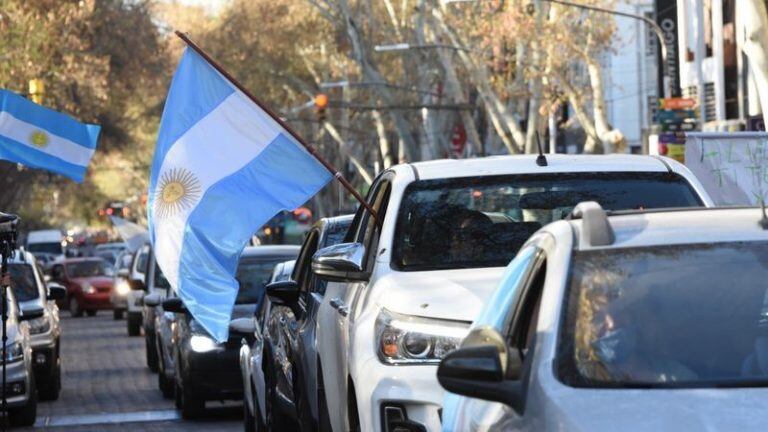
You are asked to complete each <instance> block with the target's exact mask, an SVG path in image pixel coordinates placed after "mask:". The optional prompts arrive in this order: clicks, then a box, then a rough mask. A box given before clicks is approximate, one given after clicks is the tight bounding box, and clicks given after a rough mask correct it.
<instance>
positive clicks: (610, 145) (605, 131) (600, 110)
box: [585, 58, 625, 153]
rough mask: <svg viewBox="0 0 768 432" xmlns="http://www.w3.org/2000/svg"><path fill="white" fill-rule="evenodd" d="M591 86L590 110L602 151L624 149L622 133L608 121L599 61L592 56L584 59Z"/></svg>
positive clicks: (608, 151) (611, 151) (610, 151)
mask: <svg viewBox="0 0 768 432" xmlns="http://www.w3.org/2000/svg"><path fill="white" fill-rule="evenodd" d="M585 60H586V63H587V71H588V73H589V83H590V87H591V88H592V112H593V117H594V119H595V132H596V133H597V137H598V138H599V139H600V141H601V142H602V145H603V153H613V152H615V151H619V150H623V149H624V147H625V146H624V143H625V139H624V135H623V134H622V133H621V131H619V130H618V129H614V128H613V127H611V125H610V124H609V123H608V113H607V111H606V109H605V94H604V93H603V73H602V67H601V66H600V63H599V62H598V61H597V60H595V59H594V58H587V59H585Z"/></svg>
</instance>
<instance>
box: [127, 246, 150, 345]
mask: <svg viewBox="0 0 768 432" xmlns="http://www.w3.org/2000/svg"><path fill="white" fill-rule="evenodd" d="M150 249H151V247H150V246H149V245H148V244H146V245H144V246H142V247H140V248H139V249H138V250H137V251H136V252H135V253H134V254H133V260H132V261H131V266H130V268H129V271H128V284H129V288H130V290H129V291H128V294H126V296H125V307H126V319H125V321H126V324H127V327H128V336H138V335H140V334H141V326H142V323H143V316H142V309H143V307H144V295H145V294H146V292H147V286H146V284H145V282H146V281H145V279H146V275H147V267H148V263H149V257H150Z"/></svg>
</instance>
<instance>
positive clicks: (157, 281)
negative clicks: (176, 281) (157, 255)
mask: <svg viewBox="0 0 768 432" xmlns="http://www.w3.org/2000/svg"><path fill="white" fill-rule="evenodd" d="M154 273H155V275H154V286H155V288H162V289H166V290H167V289H169V288H170V287H171V284H170V282H168V279H166V278H165V275H164V274H163V270H162V269H160V266H159V265H158V264H157V261H155V272H154Z"/></svg>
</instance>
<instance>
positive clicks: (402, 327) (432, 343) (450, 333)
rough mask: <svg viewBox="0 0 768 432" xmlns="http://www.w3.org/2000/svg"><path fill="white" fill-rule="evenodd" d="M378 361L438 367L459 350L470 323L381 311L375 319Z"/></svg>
mask: <svg viewBox="0 0 768 432" xmlns="http://www.w3.org/2000/svg"><path fill="white" fill-rule="evenodd" d="M375 331H376V346H377V350H376V351H377V353H378V355H379V359H381V361H383V362H384V363H387V364H438V363H440V359H442V358H443V356H445V354H447V353H448V352H449V351H451V350H454V349H456V348H458V346H459V344H460V343H461V341H462V340H463V339H464V337H465V336H466V335H467V333H468V332H469V323H465V322H462V321H449V320H442V319H434V318H422V317H417V316H412V315H402V314H398V313H395V312H391V311H388V310H386V309H382V310H381V313H379V316H378V318H376V330H375Z"/></svg>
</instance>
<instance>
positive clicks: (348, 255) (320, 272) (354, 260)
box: [312, 243, 368, 282]
mask: <svg viewBox="0 0 768 432" xmlns="http://www.w3.org/2000/svg"><path fill="white" fill-rule="evenodd" d="M364 260H365V246H363V245H362V244H360V243H341V244H337V245H333V246H329V247H327V248H324V249H320V250H319V251H317V252H316V253H315V255H314V256H313V257H312V271H313V272H314V273H315V274H316V275H317V276H319V277H320V279H323V280H327V281H332V282H352V281H363V280H367V279H368V274H366V272H365V262H364Z"/></svg>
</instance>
